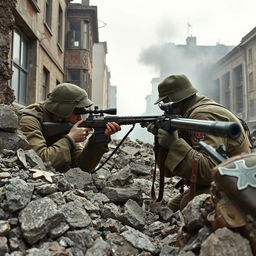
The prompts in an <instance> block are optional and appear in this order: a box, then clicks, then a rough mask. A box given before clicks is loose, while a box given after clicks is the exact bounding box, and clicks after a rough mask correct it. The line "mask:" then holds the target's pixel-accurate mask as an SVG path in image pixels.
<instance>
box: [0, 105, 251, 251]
mask: <svg viewBox="0 0 256 256" xmlns="http://www.w3.org/2000/svg"><path fill="white" fill-rule="evenodd" d="M7 109H8V110H7ZM8 111H9V114H8V117H7V112H8ZM0 117H1V118H0V130H1V132H0V145H1V148H0V204H1V208H0V255H5V256H22V255H28V256H39V255H40V256H66V255H70V256H83V255H87V256H119V255H120V256H121V255H122V256H132V255H136V256H137V255H139V256H150V255H160V256H167V255H179V256H184V255H186V256H193V255H200V256H204V255H214V256H216V255H217V256H218V255H252V253H251V249H250V245H249V242H248V240H246V239H245V238H243V237H242V236H241V235H240V234H238V233H235V232H233V231H231V230H229V229H227V228H222V229H218V230H216V231H215V232H214V231H213V230H211V228H210V227H209V226H207V225H206V222H205V220H204V216H205V215H206V214H207V207H208V205H207V198H208V197H209V195H206V194H204V195H200V196H197V197H195V198H194V200H193V201H191V202H190V203H189V204H188V206H187V207H186V208H185V209H184V210H183V211H178V212H175V213H173V212H172V211H171V210H170V209H169V208H167V207H166V206H165V202H166V201H167V199H168V198H170V196H171V195H173V194H175V193H177V191H176V190H175V189H174V188H173V187H174V186H173V185H174V183H176V181H177V180H174V179H166V187H165V194H164V195H165V197H164V200H163V202H162V203H152V202H151V200H150V190H151V185H152V182H151V180H152V172H153V169H154V156H153V148H152V145H150V144H145V143H142V142H140V141H138V140H137V141H136V142H133V141H130V140H129V139H127V140H126V141H125V142H124V143H123V145H122V146H121V147H120V149H118V151H117V153H116V154H115V155H113V157H112V158H111V159H110V160H109V161H108V162H107V163H106V164H105V165H104V166H103V167H102V168H100V169H99V170H98V171H97V172H95V173H93V174H89V173H85V172H83V171H81V170H80V169H79V168H73V169H70V170H69V171H68V172H66V173H59V172H56V171H55V170H54V169H53V168H52V167H51V166H50V164H49V163H43V162H42V160H41V159H40V158H39V157H38V155H37V154H36V153H35V152H34V151H33V150H32V149H27V150H25V149H24V145H26V140H25V138H24V137H23V136H22V135H20V134H18V133H17V131H16V128H17V119H16V118H15V114H14V112H13V111H12V110H11V109H10V108H9V107H6V106H3V105H2V106H0ZM7 137H8V138H9V139H10V140H11V141H14V140H15V143H16V144H14V143H8V140H9V139H6V138H7ZM12 137H13V138H15V139H13V138H12ZM17 138H19V139H17ZM18 142H19V143H18ZM5 143H6V146H5ZM117 143H118V141H113V142H112V144H110V152H109V153H107V154H106V155H105V156H104V159H105V158H106V157H108V155H109V154H110V153H111V151H112V150H113V148H114V147H116V144H117ZM104 159H102V162H103V161H104ZM157 185H158V183H157V182H156V187H157ZM156 191H157V189H156ZM223 252H225V253H223Z"/></svg>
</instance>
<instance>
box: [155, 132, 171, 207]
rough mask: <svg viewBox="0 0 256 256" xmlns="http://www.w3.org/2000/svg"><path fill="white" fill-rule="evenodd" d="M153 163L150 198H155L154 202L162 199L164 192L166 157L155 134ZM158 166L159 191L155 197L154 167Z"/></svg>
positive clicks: (164, 150) (165, 152) (166, 152)
mask: <svg viewBox="0 0 256 256" xmlns="http://www.w3.org/2000/svg"><path fill="white" fill-rule="evenodd" d="M154 151H155V165H154V172H153V180H152V187H151V198H152V200H154V201H155V200H156V202H160V201H161V200H162V199H163V194H164V173H165V168H166V167H165V159H166V157H167V154H168V151H167V150H166V149H165V148H163V147H161V146H160V145H159V143H158V141H157V137H156V136H155V147H154ZM157 166H158V168H159V170H160V180H159V193H158V197H157V199H156V194H155V179H156V167H157Z"/></svg>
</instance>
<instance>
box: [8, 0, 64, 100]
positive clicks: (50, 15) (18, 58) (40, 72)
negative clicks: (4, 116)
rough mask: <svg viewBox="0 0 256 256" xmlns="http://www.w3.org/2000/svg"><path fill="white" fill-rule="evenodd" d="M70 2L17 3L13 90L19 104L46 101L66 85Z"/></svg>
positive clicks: (26, 0) (30, 0)
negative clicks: (53, 92) (67, 12)
mask: <svg viewBox="0 0 256 256" xmlns="http://www.w3.org/2000/svg"><path fill="white" fill-rule="evenodd" d="M68 2H69V1H68V0H44V1H41V0H40V1H39V0H19V1H17V5H16V10H15V13H14V16H15V28H14V30H13V33H12V43H11V51H10V63H11V68H12V70H13V76H12V80H11V81H10V86H11V87H12V88H13V89H14V92H15V96H16V102H17V103H19V104H22V105H28V104H30V103H34V102H36V101H40V100H44V99H45V98H46V97H47V94H48V93H49V91H51V90H52V89H53V88H54V87H55V86H56V85H57V84H59V83H61V82H63V81H64V49H65V47H64V36H65V33H64V29H65V16H66V7H67V4H68Z"/></svg>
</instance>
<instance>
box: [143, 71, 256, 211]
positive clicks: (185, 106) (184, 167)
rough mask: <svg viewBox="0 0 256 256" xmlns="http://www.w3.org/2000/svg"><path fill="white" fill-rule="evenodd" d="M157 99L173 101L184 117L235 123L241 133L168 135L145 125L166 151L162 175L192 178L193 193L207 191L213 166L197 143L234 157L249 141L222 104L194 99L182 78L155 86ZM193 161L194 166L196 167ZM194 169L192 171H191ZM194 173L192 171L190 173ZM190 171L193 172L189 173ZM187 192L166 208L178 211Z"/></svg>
mask: <svg viewBox="0 0 256 256" xmlns="http://www.w3.org/2000/svg"><path fill="white" fill-rule="evenodd" d="M158 92H159V98H158V100H157V101H156V102H155V104H158V103H159V102H161V101H162V102H164V103H167V102H176V103H177V108H176V109H175V114H177V115H180V116H182V117H184V118H191V119H201V120H212V121H226V122H236V123H237V124H239V125H240V127H241V130H242V133H241V135H240V137H239V138H237V139H230V138H228V137H219V136H214V135H210V134H203V133H198V132H194V133H192V132H181V131H177V130H175V131H173V132H172V133H168V132H166V131H165V130H163V129H161V128H160V129H158V130H157V129H156V127H155V126H154V124H150V125H149V126H148V131H149V132H151V133H153V134H154V135H155V136H157V138H158V142H159V144H160V145H161V146H162V147H163V148H165V149H167V150H168V154H167V157H166V159H165V167H166V170H165V176H166V177H172V176H179V177H182V178H183V180H184V181H185V184H187V185H189V186H190V185H191V181H192V179H195V177H196V181H195V180H194V181H193V182H194V183H195V184H196V186H195V191H196V192H195V194H196V195H197V194H200V193H207V192H209V188H210V184H211V181H212V176H211V175H212V173H211V170H212V168H213V167H214V166H215V165H216V163H215V162H214V160H213V159H211V158H210V157H209V156H208V155H207V154H206V153H205V152H204V151H203V150H202V149H201V148H200V145H199V144H198V142H199V141H200V140H203V141H204V142H206V143H207V144H209V145H211V146H213V147H214V148H218V147H219V146H220V145H221V144H223V145H224V146H225V148H226V154H227V156H234V155H237V154H241V153H243V152H245V153H249V152H250V151H251V149H250V147H251V145H250V142H249V139H248V136H247V135H246V132H245V130H244V128H243V127H242V125H241V122H240V121H239V119H238V118H237V117H236V116H235V115H234V114H233V113H231V112H230V111H229V110H227V109H226V108H225V107H223V106H222V105H220V104H218V103H216V102H214V101H213V100H211V99H209V98H207V97H204V96H198V95H197V90H196V89H195V88H194V87H193V85H192V84H191V83H190V81H189V80H188V78H187V77H186V76H185V75H171V76H169V77H167V78H166V79H165V80H164V81H163V82H161V83H160V84H159V86H158ZM196 162H197V164H196ZM195 166H197V167H196V170H195ZM192 170H194V171H192ZM193 172H194V173H193ZM190 192H191V191H190V190H187V191H185V192H184V193H182V194H179V195H178V196H176V197H175V198H172V199H171V200H170V201H169V203H168V204H169V207H170V208H171V209H172V210H174V211H176V210H178V209H182V208H184V207H185V205H186V204H187V203H188V202H189V200H190V199H191V195H190Z"/></svg>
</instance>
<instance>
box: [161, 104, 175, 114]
mask: <svg viewBox="0 0 256 256" xmlns="http://www.w3.org/2000/svg"><path fill="white" fill-rule="evenodd" d="M158 106H159V108H160V109H161V110H163V111H164V112H165V113H167V114H172V113H173V110H174V109H175V108H176V107H177V103H175V102H168V103H160V104H158Z"/></svg>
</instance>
